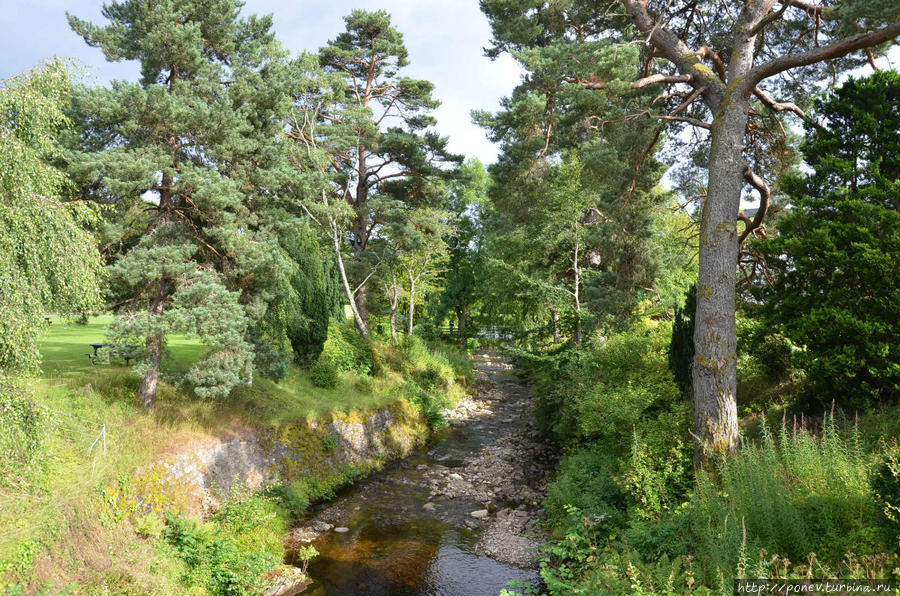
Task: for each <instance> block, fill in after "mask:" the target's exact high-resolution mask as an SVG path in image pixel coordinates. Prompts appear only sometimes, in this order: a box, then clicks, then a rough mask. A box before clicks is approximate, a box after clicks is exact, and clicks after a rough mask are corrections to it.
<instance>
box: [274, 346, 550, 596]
mask: <svg viewBox="0 0 900 596" xmlns="http://www.w3.org/2000/svg"><path fill="white" fill-rule="evenodd" d="M476 366H477V377H476V379H477V380H476V386H475V391H474V392H473V395H471V396H469V397H467V398H465V399H464V400H462V401H461V402H460V403H459V404H458V405H457V407H456V408H455V409H453V410H452V411H447V412H445V413H444V414H445V417H446V418H447V420H448V421H449V428H447V429H444V430H443V431H442V433H441V434H440V435H439V437H438V440H436V441H435V442H434V443H433V446H432V447H431V448H430V449H429V450H428V451H427V453H425V454H422V456H420V457H418V458H417V457H413V458H410V459H409V460H405V461H403V462H400V463H399V464H397V465H396V466H395V467H393V468H392V469H390V470H388V471H386V472H385V473H383V474H376V475H375V476H374V477H373V478H371V479H369V480H367V481H365V482H364V483H363V484H362V485H361V486H359V487H357V489H355V492H354V494H353V495H352V496H348V497H346V498H339V499H338V500H337V501H335V502H334V503H331V504H330V505H328V506H325V507H323V508H322V509H320V510H319V511H318V512H316V513H315V514H314V515H313V516H312V517H311V518H310V519H308V520H307V521H306V523H305V524H303V526H301V527H299V528H296V529H295V530H294V532H293V533H292V540H293V541H296V542H298V543H299V542H310V541H315V542H316V543H317V544H318V543H319V542H320V541H322V540H326V541H327V540H328V539H327V535H329V534H332V533H333V532H335V531H337V530H347V531H348V532H350V533H351V534H352V533H353V532H354V531H355V525H363V524H365V523H368V522H367V520H368V519H369V516H366V515H365V513H366V511H365V510H371V511H372V513H371V515H374V516H380V515H385V516H390V515H395V516H396V517H397V519H402V520H409V519H413V518H420V517H421V518H426V519H431V520H435V521H437V522H441V523H444V524H447V525H449V526H452V527H455V528H459V531H461V532H467V533H469V534H471V536H472V537H473V539H475V540H476V544H475V547H474V551H475V553H481V554H487V555H488V556H489V557H491V558H493V559H495V560H497V561H499V562H502V563H504V564H506V565H510V566H515V567H518V568H522V569H529V568H531V569H533V568H535V567H536V562H537V559H536V553H537V549H538V547H539V546H540V544H541V543H542V542H543V541H544V540H545V536H544V535H543V531H542V528H541V523H540V522H541V515H542V513H541V508H540V502H541V500H542V498H543V495H544V490H545V483H546V481H547V480H548V479H549V474H550V473H551V472H552V470H553V469H554V467H555V463H556V461H557V459H558V455H559V454H558V451H557V449H556V448H555V447H553V446H550V445H548V443H547V442H546V441H545V440H544V438H543V437H542V436H541V434H540V432H539V431H538V430H537V428H536V427H535V425H534V421H533V417H532V408H533V405H534V398H533V396H531V395H530V394H529V392H528V390H527V389H526V388H525V387H523V386H522V385H521V384H520V383H518V382H517V381H516V380H515V379H514V378H513V377H512V375H511V373H512V370H511V366H510V365H509V364H508V363H507V362H505V361H504V360H503V359H502V358H501V357H500V356H499V355H497V354H495V353H484V354H480V355H478V356H477V357H476ZM398 491H399V492H402V493H403V496H402V497H401V496H398V495H397V494H395V493H397V492H398ZM390 507H393V509H394V510H393V511H386V512H385V513H380V511H381V510H382V509H389V508H390ZM357 520H359V521H357ZM313 577H315V575H314V574H313ZM373 593H374V592H373Z"/></svg>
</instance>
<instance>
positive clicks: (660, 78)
mask: <svg viewBox="0 0 900 596" xmlns="http://www.w3.org/2000/svg"><path fill="white" fill-rule="evenodd" d="M693 80H694V77H693V76H691V75H689V74H685V75H662V74H655V75H650V76H649V77H644V78H643V79H638V80H637V81H635V82H633V83H632V84H631V87H632V89H640V88H641V87H646V86H647V85H655V84H656V83H690V82H691V81H693Z"/></svg>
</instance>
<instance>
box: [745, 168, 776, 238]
mask: <svg viewBox="0 0 900 596" xmlns="http://www.w3.org/2000/svg"><path fill="white" fill-rule="evenodd" d="M744 180H746V181H747V182H749V183H750V185H751V186H753V187H754V188H756V190H757V191H758V192H759V209H757V210H756V215H754V216H753V220H752V221H751V220H750V218H749V217H747V215H745V214H744V212H743V211H740V212H738V219H740V220H741V221H743V222H744V224H745V228H744V231H743V232H741V236H740V238H739V239H738V246H740V245H741V244H743V242H744V240H746V239H747V236H749V235H750V234H752V233H753V232H754V230H757V229H758V228H759V226H761V225H762V222H763V219H765V217H766V212H767V211H768V210H769V200H770V199H771V198H772V191H771V190H770V189H769V185H768V184H766V181H765V180H763V179H762V178H760V177H759V176H758V175H757V174H756V172H754V171H753V170H751V169H750V168H749V167H748V168H746V169H745V170H744Z"/></svg>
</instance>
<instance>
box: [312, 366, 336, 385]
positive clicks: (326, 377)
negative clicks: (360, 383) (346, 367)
mask: <svg viewBox="0 0 900 596" xmlns="http://www.w3.org/2000/svg"><path fill="white" fill-rule="evenodd" d="M309 380H310V381H312V384H313V385H315V386H316V387H322V388H325V389H334V388H335V387H337V382H338V369H337V367H336V366H335V365H334V363H333V362H331V361H330V360H316V362H315V364H313V365H312V367H310V369H309Z"/></svg>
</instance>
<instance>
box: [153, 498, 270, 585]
mask: <svg viewBox="0 0 900 596" xmlns="http://www.w3.org/2000/svg"><path fill="white" fill-rule="evenodd" d="M286 529H287V520H285V519H284V516H283V515H282V512H281V510H280V508H279V506H278V504H277V503H276V500H275V499H272V498H271V497H269V496H266V495H263V494H257V495H250V496H247V495H240V494H238V495H232V497H231V498H230V499H229V501H228V502H227V503H226V504H225V505H224V506H223V507H222V508H221V509H220V510H219V511H218V512H216V513H215V514H214V515H213V516H212V517H211V518H210V521H209V522H207V523H205V524H196V523H194V522H191V521H189V520H185V519H182V518H178V517H173V516H170V517H168V518H167V520H166V529H165V531H164V537H165V539H166V541H167V542H168V543H169V544H171V545H172V546H173V547H174V548H175V552H176V553H177V554H178V557H179V558H180V559H181V560H182V561H184V562H185V564H186V565H187V567H188V572H187V575H186V577H185V578H184V580H185V583H187V584H188V585H194V586H201V587H203V588H204V589H206V590H207V591H208V592H209V593H210V594H215V595H222V596H249V595H251V594H258V593H261V592H262V589H263V588H264V587H265V582H264V580H263V574H265V573H267V572H269V571H271V570H272V569H275V568H276V567H277V566H278V565H279V564H280V562H281V560H282V558H283V556H284V547H283V545H282V542H281V538H282V535H283V533H284V532H285V531H286Z"/></svg>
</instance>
